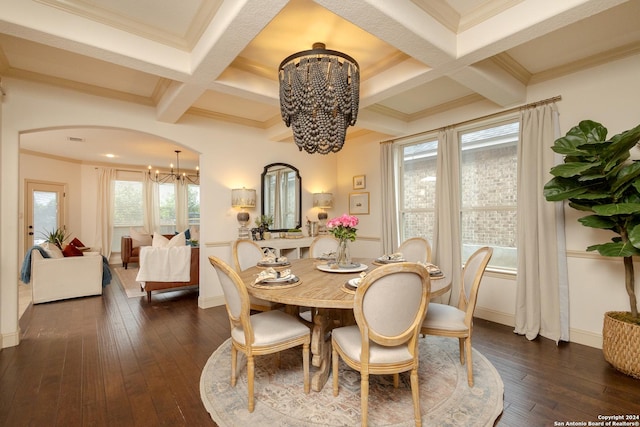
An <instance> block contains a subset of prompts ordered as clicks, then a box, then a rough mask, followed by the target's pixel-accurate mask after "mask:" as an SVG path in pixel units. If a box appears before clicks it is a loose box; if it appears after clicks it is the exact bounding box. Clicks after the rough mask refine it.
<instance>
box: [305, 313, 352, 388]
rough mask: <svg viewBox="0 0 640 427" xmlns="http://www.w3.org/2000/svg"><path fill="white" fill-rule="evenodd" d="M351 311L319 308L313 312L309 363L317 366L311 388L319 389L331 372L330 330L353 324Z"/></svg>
mask: <svg viewBox="0 0 640 427" xmlns="http://www.w3.org/2000/svg"><path fill="white" fill-rule="evenodd" d="M354 323H355V320H354V318H353V311H351V310H338V309H327V308H319V309H317V311H315V313H314V314H313V329H312V332H311V354H312V355H313V357H312V359H311V364H312V365H313V366H315V367H317V368H319V369H318V370H317V371H316V372H315V373H314V374H313V377H312V378H311V389H312V390H313V391H320V390H322V387H324V385H325V384H326V382H327V380H328V379H329V373H330V372H331V330H332V329H333V328H336V327H339V326H344V325H349V324H354Z"/></svg>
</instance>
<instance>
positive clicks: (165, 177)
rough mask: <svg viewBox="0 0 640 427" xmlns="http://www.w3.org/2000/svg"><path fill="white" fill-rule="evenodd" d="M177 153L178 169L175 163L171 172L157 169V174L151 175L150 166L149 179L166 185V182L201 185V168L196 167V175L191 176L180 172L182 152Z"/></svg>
mask: <svg viewBox="0 0 640 427" xmlns="http://www.w3.org/2000/svg"><path fill="white" fill-rule="evenodd" d="M175 153H176V168H175V169H174V168H173V163H171V165H169V167H170V168H171V172H168V173H166V172H160V171H159V170H157V169H156V173H155V174H152V173H151V166H149V170H148V171H147V173H148V174H149V178H150V179H151V180H152V181H154V182H159V183H165V182H176V181H178V182H181V183H183V184H186V183H191V184H200V168H199V167H198V166H196V173H195V175H192V174H189V173H187V172H180V153H181V151H180V150H175Z"/></svg>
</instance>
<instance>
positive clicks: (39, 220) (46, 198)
mask: <svg viewBox="0 0 640 427" xmlns="http://www.w3.org/2000/svg"><path fill="white" fill-rule="evenodd" d="M58 219H59V212H58V192H56V191H34V192H33V244H36V245H37V244H40V243H42V242H44V241H45V240H46V238H45V235H47V234H48V233H49V232H51V231H53V230H55V229H56V228H58V223H59V222H58Z"/></svg>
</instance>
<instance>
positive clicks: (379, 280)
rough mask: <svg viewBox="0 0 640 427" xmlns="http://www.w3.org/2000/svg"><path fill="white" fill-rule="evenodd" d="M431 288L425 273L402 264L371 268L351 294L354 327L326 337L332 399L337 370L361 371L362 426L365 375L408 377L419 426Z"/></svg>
mask: <svg viewBox="0 0 640 427" xmlns="http://www.w3.org/2000/svg"><path fill="white" fill-rule="evenodd" d="M430 292H431V282H430V280H429V272H428V271H427V269H426V268H425V267H424V266H422V265H420V264H417V263H410V262H401V263H396V264H388V265H384V266H382V267H379V268H376V269H375V270H373V271H372V272H371V273H369V274H367V275H366V276H365V277H364V278H363V279H362V280H361V282H360V285H359V286H358V288H357V289H356V293H355V297H354V306H353V314H354V317H355V319H356V323H357V325H353V326H343V327H340V328H336V329H334V330H333V331H332V334H331V345H332V357H333V395H334V396H337V395H338V364H339V358H338V356H340V357H341V358H342V360H344V362H345V363H346V364H347V365H348V366H349V367H351V368H352V369H355V370H357V371H360V382H361V388H360V400H361V423H362V425H363V426H366V425H367V418H368V416H367V407H368V402H369V375H370V374H373V375H381V374H393V384H394V386H395V387H398V383H399V373H400V372H406V371H411V375H410V377H411V395H412V398H413V409H414V417H415V423H416V426H420V425H421V423H422V421H421V415H420V397H419V385H418V361H419V352H418V337H419V333H420V325H421V324H422V320H423V319H424V316H425V312H426V310H427V307H428V304H429V296H430Z"/></svg>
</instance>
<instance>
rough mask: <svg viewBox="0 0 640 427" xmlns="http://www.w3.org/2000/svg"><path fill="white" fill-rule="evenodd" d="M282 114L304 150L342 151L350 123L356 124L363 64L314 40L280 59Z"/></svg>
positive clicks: (313, 151)
mask: <svg viewBox="0 0 640 427" xmlns="http://www.w3.org/2000/svg"><path fill="white" fill-rule="evenodd" d="M278 74H279V80H280V113H281V114H282V120H284V123H285V124H286V125H287V127H289V126H290V127H292V129H293V139H294V141H295V142H296V145H297V146H298V148H299V149H300V151H302V149H303V148H304V149H305V150H306V151H307V152H308V153H315V152H318V153H320V154H328V153H331V152H334V153H336V152H338V151H340V149H342V145H343V144H344V139H345V136H346V133H347V127H349V126H353V125H355V124H356V119H357V118H358V103H359V98H360V67H359V66H358V63H357V62H356V61H355V60H354V59H353V58H351V57H350V56H348V55H345V54H344V53H341V52H337V51H335V50H327V49H325V45H324V43H314V44H313V49H311V50H305V51H302V52H298V53H295V54H293V55H291V56H289V57H287V58H286V59H285V60H284V61H282V62H281V63H280V67H279V69H278Z"/></svg>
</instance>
